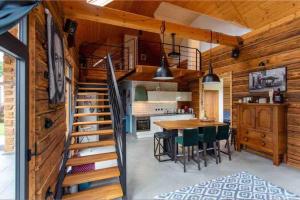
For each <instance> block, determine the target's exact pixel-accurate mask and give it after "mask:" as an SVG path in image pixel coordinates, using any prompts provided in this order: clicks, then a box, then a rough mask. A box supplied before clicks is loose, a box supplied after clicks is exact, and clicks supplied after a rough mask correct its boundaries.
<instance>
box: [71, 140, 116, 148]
mask: <svg viewBox="0 0 300 200" xmlns="http://www.w3.org/2000/svg"><path fill="white" fill-rule="evenodd" d="M113 145H115V141H114V140H111V139H110V140H102V141H97V142H85V143H76V144H71V145H70V146H69V149H70V150H75V149H86V148H94V147H105V146H113Z"/></svg>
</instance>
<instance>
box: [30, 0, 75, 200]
mask: <svg viewBox="0 0 300 200" xmlns="http://www.w3.org/2000/svg"><path fill="white" fill-rule="evenodd" d="M45 8H48V9H49V10H50V12H51V14H52V15H53V19H54V21H55V22H56V23H57V25H58V27H59V29H60V32H61V34H62V35H63V37H64V47H65V50H64V56H65V59H66V60H67V61H68V62H69V63H70V64H71V66H72V67H73V75H74V77H73V80H76V79H77V77H78V69H77V68H78V67H77V66H78V65H77V57H78V56H77V53H76V51H75V50H74V49H68V48H67V43H66V35H65V34H64V33H63V31H62V27H63V13H62V9H61V8H60V7H59V2H57V1H45V2H42V3H41V5H39V6H38V7H37V8H35V9H34V10H33V11H32V12H31V13H30V15H29V24H30V25H29V52H30V56H29V60H30V63H29V64H30V65H29V66H30V78H29V79H30V80H29V82H30V119H29V121H30V125H29V126H30V134H29V148H31V149H32V151H33V152H36V153H38V156H34V157H32V160H31V161H30V163H29V185H30V187H29V199H37V200H39V199H45V194H46V192H47V190H48V189H49V188H50V190H51V191H52V192H54V191H55V184H56V181H57V176H58V173H59V166H60V164H61V161H62V153H63V147H64V142H65V138H66V131H67V127H66V109H65V104H64V103H63V104H60V105H49V100H48V87H49V85H48V78H47V77H45V74H47V72H48V61H47V59H48V58H47V35H46V17H45ZM46 118H48V119H50V120H52V121H53V125H52V126H51V127H50V128H45V119H46Z"/></svg>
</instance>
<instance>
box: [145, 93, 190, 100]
mask: <svg viewBox="0 0 300 200" xmlns="http://www.w3.org/2000/svg"><path fill="white" fill-rule="evenodd" d="M191 100H192V93H191V92H177V91H148V101H191Z"/></svg>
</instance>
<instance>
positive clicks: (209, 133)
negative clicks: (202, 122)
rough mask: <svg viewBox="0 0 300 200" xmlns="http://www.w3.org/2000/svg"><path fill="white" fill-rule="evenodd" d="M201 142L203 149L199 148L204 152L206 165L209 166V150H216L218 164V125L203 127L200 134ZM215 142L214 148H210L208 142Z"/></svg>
mask: <svg viewBox="0 0 300 200" xmlns="http://www.w3.org/2000/svg"><path fill="white" fill-rule="evenodd" d="M199 142H200V143H201V144H202V149H201V150H199V151H200V152H203V154H204V166H205V167H206V166H207V151H209V150H214V155H215V159H216V164H218V163H219V162H218V156H217V144H216V127H215V126H208V127H203V128H202V134H199ZM211 143H212V144H213V147H212V148H208V144H211Z"/></svg>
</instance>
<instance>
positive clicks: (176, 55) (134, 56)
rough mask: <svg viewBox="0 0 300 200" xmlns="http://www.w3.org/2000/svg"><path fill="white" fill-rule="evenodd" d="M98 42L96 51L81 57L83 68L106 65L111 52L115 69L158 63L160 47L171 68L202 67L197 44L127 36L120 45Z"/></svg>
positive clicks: (128, 68)
mask: <svg viewBox="0 0 300 200" xmlns="http://www.w3.org/2000/svg"><path fill="white" fill-rule="evenodd" d="M93 45H94V46H95V45H98V49H99V50H97V51H95V52H94V54H92V55H90V56H89V57H85V58H84V59H83V62H82V63H83V64H82V65H81V67H82V68H87V69H88V68H98V69H103V70H105V69H106V62H105V59H106V55H107V54H108V53H110V56H111V59H112V60H113V61H114V62H113V63H112V64H113V68H114V69H115V70H125V71H130V70H133V69H135V66H136V65H150V66H159V65H160V60H161V51H163V54H164V56H165V58H166V61H167V65H168V66H169V67H173V68H182V69H191V70H196V71H200V70H201V65H202V63H201V60H202V57H201V52H200V51H199V49H197V48H191V47H188V46H183V45H172V44H168V43H160V42H152V41H145V40H138V39H130V40H128V41H126V42H124V44H122V45H110V44H93Z"/></svg>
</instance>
